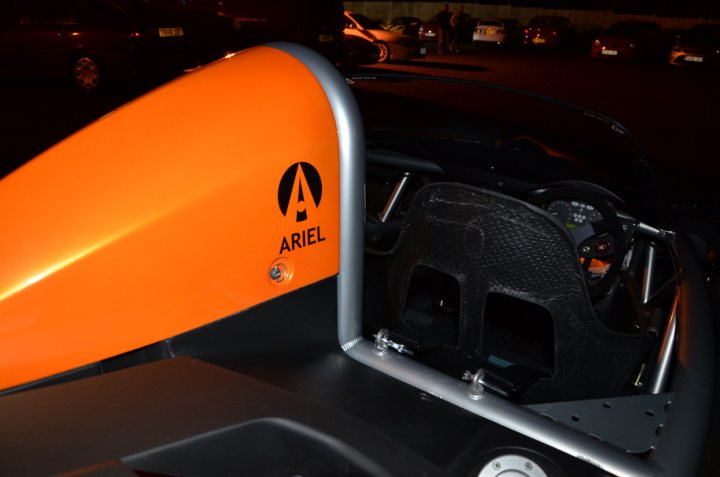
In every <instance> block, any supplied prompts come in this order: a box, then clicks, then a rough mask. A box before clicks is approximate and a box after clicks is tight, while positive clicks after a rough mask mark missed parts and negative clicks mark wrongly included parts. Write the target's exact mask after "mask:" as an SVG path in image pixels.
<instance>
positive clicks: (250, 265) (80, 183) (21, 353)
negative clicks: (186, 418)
mask: <svg viewBox="0 0 720 477" xmlns="http://www.w3.org/2000/svg"><path fill="white" fill-rule="evenodd" d="M338 147H339V146H338V140H337V132H336V126H335V120H334V117H333V113H332V111H331V108H330V105H329V103H328V101H327V99H326V97H325V94H324V92H323V90H322V89H321V87H320V85H319V83H318V82H317V81H316V79H315V78H314V76H313V75H312V74H311V73H310V71H309V70H308V69H307V68H306V67H305V66H304V65H302V64H301V63H300V62H299V61H298V60H296V59H295V58H293V57H292V56H290V55H288V54H287V53H284V52H281V51H279V50H277V49H274V48H271V47H258V48H254V49H251V50H247V51H244V52H241V53H239V54H237V55H236V56H234V57H232V58H229V59H226V60H222V61H220V62H217V63H215V64H212V65H210V66H208V67H205V68H203V69H200V70H198V71H195V72H193V73H190V74H188V75H185V76H184V77H182V78H180V79H178V80H176V81H173V82H171V83H169V84H167V85H165V86H163V87H162V88H159V89H158V90H155V91H153V92H151V93H149V94H147V95H145V96H143V97H141V98H139V99H137V100H135V101H133V102H131V103H129V104H127V105H125V106H123V107H122V108H120V109H118V110H116V111H115V112H113V113H111V114H109V115H107V116H105V117H104V118H102V119H100V120H98V121H96V122H95V123H93V124H91V125H90V126H88V127H87V128H85V129H83V130H82V131H80V132H78V133H76V134H75V135H73V136H71V137H69V138H68V139H66V140H64V141H63V142H61V143H59V144H58V145H56V146H54V147H53V148H51V149H49V150H48V151H46V152H45V153H43V154H41V155H40V156H38V157H37V158H36V159H34V160H33V161H31V162H30V163H28V164H26V165H25V166H24V167H22V168H21V169H19V170H17V171H15V172H14V173H13V174H11V175H9V176H7V177H6V178H5V179H3V180H2V181H0V230H2V233H1V234H0V263H2V267H0V389H3V388H8V387H13V386H16V385H20V384H23V383H27V382H31V381H34V380H37V379H41V378H45V377H48V376H51V375H54V374H57V373H60V372H63V371H67V370H71V369H74V368H77V367H79V366H83V365H86V364H89V363H93V362H97V361H98V360H102V359H105V358H109V357H112V356H115V355H118V354H121V353H124V352H127V351H131V350H133V349H137V348H140V347H143V346H146V345H149V344H152V343H155V342H157V341H160V340H162V339H166V338H169V337H172V336H174V335H177V334H180V333H183V332H185V331H188V330H190V329H193V328H196V327H198V326H202V325H204V324H207V323H210V322H212V321H215V320H218V319H221V318H223V317H227V316H229V315H232V314H234V313H236V312H238V311H241V310H243V309H246V308H248V307H251V306H253V305H256V304H259V303H261V302H263V301H266V300H270V299H272V298H274V297H276V296H278V295H281V294H284V293H287V292H289V291H291V290H295V289H298V288H300V287H303V286H306V285H308V284H311V283H314V282H316V281H318V280H321V279H323V278H326V277H330V276H333V275H335V274H337V272H338V267H339V265H338V263H339V190H338V188H339V185H338V184H339V163H338V154H339V153H338ZM298 162H304V163H308V164H311V165H312V166H313V167H314V168H315V170H316V171H317V172H318V174H319V177H320V179H321V181H322V196H321V200H320V202H319V204H318V205H316V204H315V201H312V200H310V198H313V199H317V198H320V197H318V195H319V190H318V188H317V181H315V182H313V181H312V179H313V178H312V177H311V178H308V177H307V176H308V174H307V173H304V174H299V173H296V174H293V171H295V172H297V171H305V172H307V171H312V168H308V167H307V166H303V167H300V168H298V167H295V168H292V166H293V164H296V163H298ZM288 169H290V172H289V173H288V174H287V175H286V176H287V177H289V178H290V182H288V184H291V185H292V187H293V188H292V189H291V192H292V197H291V198H290V200H289V203H288V204H285V205H287V210H285V212H286V213H287V217H285V215H283V210H282V208H281V204H280V203H279V200H278V197H279V196H278V190H279V186H280V183H281V179H282V177H283V176H284V175H285V173H286V171H288ZM314 177H315V178H316V179H317V177H316V176H314ZM308 184H310V185H308ZM299 186H302V187H304V189H303V193H304V198H305V202H304V203H303V202H302V201H298V200H297V197H298V195H297V194H298V189H297V187H299ZM308 189H311V190H309V191H308ZM308 192H309V193H308ZM280 202H282V201H280ZM285 202H288V200H285ZM299 212H302V215H303V217H306V220H304V221H302V222H297V219H298V218H299V217H300V215H301V214H299ZM308 230H312V231H313V232H307V231H308ZM303 231H305V233H304V237H305V240H304V242H301V240H300V238H301V237H303ZM293 234H297V235H296V236H293ZM293 237H297V238H298V240H297V241H296V242H295V243H294V244H293ZM320 239H322V240H320ZM284 241H285V242H286V243H288V244H290V245H291V247H289V248H287V247H286V248H283V243H284ZM303 243H304V245H305V246H303V247H302V248H300V247H299V245H301V244H303ZM281 249H283V250H282V253H281ZM278 259H280V262H279V263H281V264H284V265H283V267H284V268H281V271H282V272H283V273H285V275H284V280H283V281H282V282H281V283H278V282H276V281H273V280H271V279H270V278H269V272H270V269H271V265H273V264H274V263H275V262H276V261H277V260H278ZM288 319H289V320H292V310H289V313H288Z"/></svg>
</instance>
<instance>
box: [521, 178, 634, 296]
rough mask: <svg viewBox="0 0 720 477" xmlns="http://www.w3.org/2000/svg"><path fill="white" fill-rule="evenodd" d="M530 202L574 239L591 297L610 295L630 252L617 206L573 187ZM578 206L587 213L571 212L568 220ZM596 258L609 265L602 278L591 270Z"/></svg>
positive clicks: (544, 193) (557, 190) (535, 197)
mask: <svg viewBox="0 0 720 477" xmlns="http://www.w3.org/2000/svg"><path fill="white" fill-rule="evenodd" d="M530 202H531V203H533V204H534V205H536V206H538V207H540V208H542V209H544V210H545V211H547V212H548V213H550V214H551V215H553V216H555V218H557V219H558V220H560V222H561V223H562V224H563V225H564V226H565V228H566V230H567V231H568V232H569V233H570V235H571V236H572V238H573V240H574V241H575V244H576V245H577V250H578V255H579V256H580V261H581V263H582V266H583V270H584V271H585V278H586V281H587V285H588V291H589V293H590V297H591V298H592V299H599V298H601V297H602V296H603V295H605V294H607V292H608V290H610V288H611V286H612V284H613V283H614V281H615V279H616V278H617V277H618V276H619V274H620V270H621V268H622V263H623V259H624V257H625V251H626V245H625V233H624V232H623V228H622V224H621V223H620V221H619V220H618V218H617V214H616V213H615V209H614V208H613V206H612V205H610V203H609V202H607V201H606V200H605V199H603V198H601V197H598V196H596V195H593V194H589V193H587V192H583V191H580V190H577V189H574V188H571V187H558V188H551V189H548V190H545V191H543V192H541V193H539V194H537V195H534V196H532V197H531V199H530ZM574 204H578V205H577V206H578V207H582V209H580V210H585V211H587V212H586V213H585V214H583V215H582V216H581V217H575V216H574V215H580V214H576V213H573V212H571V213H570V216H569V217H566V216H565V215H566V214H565V211H564V209H565V208H566V207H567V208H571V210H572V207H575V205H574ZM583 205H584V207H583ZM588 206H589V207H588ZM549 209H550V210H549ZM591 216H592V217H591ZM578 220H579V222H578ZM593 259H599V260H602V261H604V262H608V263H609V266H608V267H605V269H604V271H603V272H602V274H601V275H600V276H594V275H593V273H592V272H591V270H590V265H591V263H592V260H593Z"/></svg>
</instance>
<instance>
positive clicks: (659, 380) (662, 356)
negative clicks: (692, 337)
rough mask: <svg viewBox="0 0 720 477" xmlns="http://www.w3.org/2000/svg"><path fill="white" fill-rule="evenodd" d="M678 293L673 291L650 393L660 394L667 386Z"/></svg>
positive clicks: (674, 333) (675, 329) (672, 350)
mask: <svg viewBox="0 0 720 477" xmlns="http://www.w3.org/2000/svg"><path fill="white" fill-rule="evenodd" d="M678 301H679V300H678V293H677V292H675V300H674V301H673V305H672V309H671V311H670V317H669V318H668V322H667V326H666V327H665V336H664V338H663V343H662V347H661V348H660V353H659V354H658V361H657V365H656V366H655V370H654V371H653V375H652V378H651V381H650V388H649V392H650V393H651V394H660V393H661V392H663V390H664V389H665V388H666V387H667V383H668V379H669V377H670V366H671V365H672V356H673V352H674V351H675V343H676V341H677V313H678Z"/></svg>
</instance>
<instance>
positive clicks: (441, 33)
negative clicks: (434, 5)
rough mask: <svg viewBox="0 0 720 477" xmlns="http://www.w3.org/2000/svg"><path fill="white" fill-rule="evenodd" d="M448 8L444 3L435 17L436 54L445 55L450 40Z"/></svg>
mask: <svg viewBox="0 0 720 477" xmlns="http://www.w3.org/2000/svg"><path fill="white" fill-rule="evenodd" d="M448 9H449V6H448V4H447V3H446V4H445V5H444V6H443V8H442V10H440V13H438V14H437V15H436V19H437V26H438V37H437V38H438V53H445V52H446V51H447V49H448V45H449V40H450V29H451V28H452V27H451V26H450V18H451V15H450V12H449V10H448Z"/></svg>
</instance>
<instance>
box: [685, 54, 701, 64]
mask: <svg viewBox="0 0 720 477" xmlns="http://www.w3.org/2000/svg"><path fill="white" fill-rule="evenodd" d="M685 61H692V62H693V63H702V62H703V57H702V56H686V57H685Z"/></svg>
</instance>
